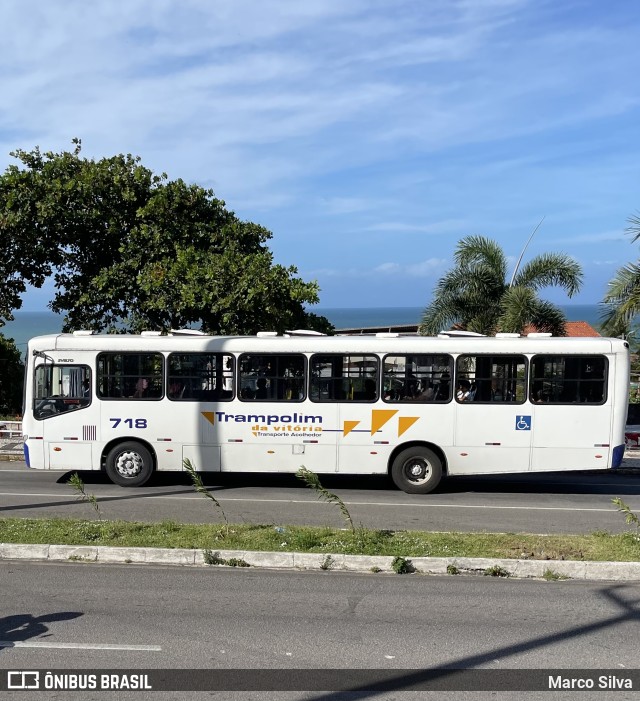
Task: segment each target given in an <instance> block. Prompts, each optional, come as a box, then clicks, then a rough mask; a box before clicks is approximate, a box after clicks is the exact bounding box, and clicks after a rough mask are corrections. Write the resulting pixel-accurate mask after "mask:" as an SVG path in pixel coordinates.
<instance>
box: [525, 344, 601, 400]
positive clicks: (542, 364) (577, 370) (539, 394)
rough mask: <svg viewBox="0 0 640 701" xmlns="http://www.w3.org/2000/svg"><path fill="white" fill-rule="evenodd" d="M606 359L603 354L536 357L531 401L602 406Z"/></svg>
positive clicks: (533, 361) (533, 363)
mask: <svg viewBox="0 0 640 701" xmlns="http://www.w3.org/2000/svg"><path fill="white" fill-rule="evenodd" d="M606 377H607V359H606V358H605V357H604V356H600V355H573V356H571V355H536V356H535V357H534V358H533V359H532V360H531V393H530V397H531V401H532V402H535V403H536V404H540V403H545V404H603V403H604V402H605V401H606Z"/></svg>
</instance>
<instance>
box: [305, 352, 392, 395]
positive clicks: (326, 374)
mask: <svg viewBox="0 0 640 701" xmlns="http://www.w3.org/2000/svg"><path fill="white" fill-rule="evenodd" d="M310 375H311V387H310V391H309V393H310V397H311V400H312V401H314V402H353V401H355V402H375V401H376V400H377V399H378V384H379V383H378V377H379V361H378V357H377V356H375V355H342V354H335V355H314V356H312V357H311V372H310Z"/></svg>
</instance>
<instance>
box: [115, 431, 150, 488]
mask: <svg viewBox="0 0 640 701" xmlns="http://www.w3.org/2000/svg"><path fill="white" fill-rule="evenodd" d="M105 467H106V472H107V476H108V477H109V479H110V480H111V481H112V482H114V483H115V484H119V485H120V486H121V487H141V486H142V485H143V484H145V483H146V482H147V481H148V480H149V478H150V477H151V475H152V474H153V458H152V457H151V453H150V452H149V451H148V450H147V448H145V447H144V446H143V445H141V444H140V443H136V442H135V441H129V442H127V443H120V445H117V446H116V447H115V448H112V449H111V450H110V451H109V453H108V454H107V459H106V465H105Z"/></svg>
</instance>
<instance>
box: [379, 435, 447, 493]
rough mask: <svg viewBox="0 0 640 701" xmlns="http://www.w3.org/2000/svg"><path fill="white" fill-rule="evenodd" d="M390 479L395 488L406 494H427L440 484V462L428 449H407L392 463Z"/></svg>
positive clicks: (418, 447)
mask: <svg viewBox="0 0 640 701" xmlns="http://www.w3.org/2000/svg"><path fill="white" fill-rule="evenodd" d="M391 477H392V479H393V481H394V483H395V485H396V487H398V489H401V490H402V491H403V492H406V493H407V494H428V493H429V492H432V491H433V490H434V489H435V488H436V487H437V486H438V484H439V483H440V480H441V478H442V461H441V460H440V458H439V457H438V456H437V455H436V454H435V453H434V452H433V451H432V450H429V448H423V447H421V446H415V447H413V448H407V449H406V450H403V451H402V452H401V453H398V455H397V456H396V458H395V460H394V461H393V464H392V465H391Z"/></svg>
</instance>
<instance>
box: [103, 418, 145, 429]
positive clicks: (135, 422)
mask: <svg viewBox="0 0 640 701" xmlns="http://www.w3.org/2000/svg"><path fill="white" fill-rule="evenodd" d="M109 421H111V422H112V423H113V426H112V427H111V428H118V426H119V425H120V424H121V423H122V424H124V425H125V426H128V427H129V428H147V420H146V419H109Z"/></svg>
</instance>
